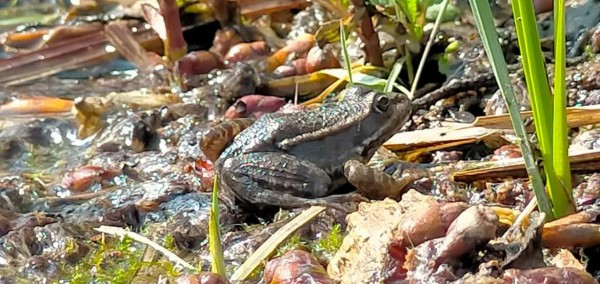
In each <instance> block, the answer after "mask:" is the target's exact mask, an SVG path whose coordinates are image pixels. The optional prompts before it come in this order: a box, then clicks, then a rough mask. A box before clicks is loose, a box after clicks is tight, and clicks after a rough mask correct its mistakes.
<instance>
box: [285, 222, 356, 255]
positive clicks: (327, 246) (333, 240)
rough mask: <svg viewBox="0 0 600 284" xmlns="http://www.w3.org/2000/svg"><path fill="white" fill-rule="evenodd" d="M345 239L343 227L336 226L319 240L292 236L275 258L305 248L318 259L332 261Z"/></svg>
mask: <svg viewBox="0 0 600 284" xmlns="http://www.w3.org/2000/svg"><path fill="white" fill-rule="evenodd" d="M343 239H344V235H343V233H342V231H341V227H340V225H339V224H336V225H334V226H333V227H332V228H331V231H329V232H324V233H323V237H322V238H320V239H317V240H303V239H301V238H300V237H299V236H298V235H294V236H291V237H290V238H289V239H287V241H286V242H285V243H283V244H282V245H281V246H280V247H279V249H278V250H277V252H276V253H275V256H280V255H283V254H284V253H286V252H287V251H289V250H292V249H297V248H305V249H307V250H308V251H309V252H310V253H311V254H312V255H314V256H315V257H317V258H321V259H330V258H331V257H332V256H333V255H334V254H335V253H336V252H337V251H338V250H339V248H340V246H341V245H342V240H343Z"/></svg>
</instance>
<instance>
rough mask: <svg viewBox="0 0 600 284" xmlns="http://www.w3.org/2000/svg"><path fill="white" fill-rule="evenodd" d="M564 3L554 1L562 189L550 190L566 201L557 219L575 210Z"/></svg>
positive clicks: (558, 206)
mask: <svg viewBox="0 0 600 284" xmlns="http://www.w3.org/2000/svg"><path fill="white" fill-rule="evenodd" d="M565 21H566V19H565V0H554V57H555V60H556V64H555V65H554V121H553V122H554V123H553V129H554V131H553V137H552V138H553V141H554V144H553V148H552V152H553V154H554V160H553V163H554V170H555V172H556V176H557V177H558V179H559V180H560V185H561V187H560V189H562V190H553V191H550V192H549V193H550V198H551V199H552V200H563V201H564V202H560V203H555V206H554V216H555V217H556V218H561V217H564V216H567V215H569V214H572V213H574V212H575V211H576V208H575V203H574V202H573V186H572V184H571V166H570V163H569V153H568V150H569V141H568V140H567V137H568V136H567V135H568V133H567V132H568V129H569V128H568V126H567V112H566V108H567V94H566V88H567V87H566V79H565V77H566V74H565V72H566V64H567V63H566V61H567V58H566V57H567V51H566V39H565Z"/></svg>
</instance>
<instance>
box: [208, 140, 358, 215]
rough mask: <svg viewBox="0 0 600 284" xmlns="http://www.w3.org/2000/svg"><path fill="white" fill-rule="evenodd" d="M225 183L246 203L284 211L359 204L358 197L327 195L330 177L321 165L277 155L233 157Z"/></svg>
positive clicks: (228, 162)
mask: <svg viewBox="0 0 600 284" xmlns="http://www.w3.org/2000/svg"><path fill="white" fill-rule="evenodd" d="M220 174H221V176H220V177H219V178H221V179H222V181H223V182H225V183H226V184H227V186H228V187H230V188H231V189H232V190H234V191H235V192H236V194H237V195H238V196H239V197H240V198H241V199H243V200H244V201H246V202H249V203H253V204H265V205H272V206H278V207H283V208H293V207H303V206H307V205H328V203H331V202H347V201H357V197H356V196H341V195H339V196H327V194H328V191H329V188H330V186H331V178H330V177H329V175H328V174H327V173H326V172H325V171H324V170H322V169H321V168H319V167H318V166H317V165H315V164H313V163H311V162H309V161H305V160H300V159H297V158H296V157H294V156H292V155H288V154H284V153H277V152H273V153H270V152H258V153H249V154H244V155H240V156H237V157H232V158H229V159H227V160H225V162H224V163H223V167H222V169H221V171H220Z"/></svg>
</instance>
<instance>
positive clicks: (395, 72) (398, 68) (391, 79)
mask: <svg viewBox="0 0 600 284" xmlns="http://www.w3.org/2000/svg"><path fill="white" fill-rule="evenodd" d="M405 61H406V59H405V58H404V57H402V58H400V59H398V60H396V63H394V67H392V71H391V72H390V75H389V76H388V79H387V82H386V84H385V88H384V89H383V90H384V91H385V92H392V91H394V83H395V82H396V80H397V79H398V76H399V75H400V72H402V67H404V62H405Z"/></svg>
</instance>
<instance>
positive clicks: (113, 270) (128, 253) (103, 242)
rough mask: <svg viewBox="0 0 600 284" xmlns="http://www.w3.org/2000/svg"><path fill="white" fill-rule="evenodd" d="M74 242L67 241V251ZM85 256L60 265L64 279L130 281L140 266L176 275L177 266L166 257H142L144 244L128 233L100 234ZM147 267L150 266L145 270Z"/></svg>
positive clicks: (77, 281)
mask: <svg viewBox="0 0 600 284" xmlns="http://www.w3.org/2000/svg"><path fill="white" fill-rule="evenodd" d="M75 246H77V244H76V243H75V242H70V243H69V244H68V245H67V248H66V249H67V251H69V250H71V251H72V250H77V248H76V247H75ZM90 246H96V249H94V250H92V251H91V252H90V253H89V254H88V255H87V256H86V257H84V258H83V259H81V260H80V261H79V263H77V264H76V265H67V264H64V265H63V271H64V272H65V275H68V278H67V279H65V280H66V281H65V282H68V283H72V284H78V283H82V284H83V283H92V282H94V283H131V282H132V281H133V280H134V278H136V277H138V276H139V277H141V276H140V275H138V274H139V272H140V271H141V270H142V269H144V268H152V270H151V271H152V273H154V274H156V275H159V274H160V275H163V276H167V277H169V278H174V277H177V276H179V275H180V272H179V270H178V269H177V268H176V267H175V266H174V265H173V264H172V263H171V262H169V261H166V260H159V261H153V262H147V261H142V254H143V252H144V249H143V248H144V247H143V245H141V244H138V243H136V242H134V241H133V240H132V239H131V238H129V237H123V238H104V237H102V238H101V239H100V241H99V242H98V243H97V244H94V243H93V242H92V241H90ZM149 271H150V270H149Z"/></svg>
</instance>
